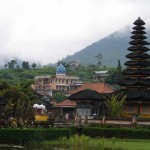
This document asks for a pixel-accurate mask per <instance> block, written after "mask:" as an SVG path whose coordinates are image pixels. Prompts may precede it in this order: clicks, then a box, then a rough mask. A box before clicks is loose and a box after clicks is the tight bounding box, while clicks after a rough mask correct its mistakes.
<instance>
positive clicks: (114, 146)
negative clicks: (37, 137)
mask: <svg viewBox="0 0 150 150" xmlns="http://www.w3.org/2000/svg"><path fill="white" fill-rule="evenodd" d="M40 147H41V148H43V149H44V150H50V148H60V149H69V150H149V149H150V140H136V139H134V140H133V139H115V138H111V139H106V138H90V137H88V136H85V135H82V136H78V135H74V136H72V137H70V138H65V137H63V138H60V139H59V140H54V141H43V142H41V143H34V144H33V143H32V145H30V148H32V149H33V148H40Z"/></svg>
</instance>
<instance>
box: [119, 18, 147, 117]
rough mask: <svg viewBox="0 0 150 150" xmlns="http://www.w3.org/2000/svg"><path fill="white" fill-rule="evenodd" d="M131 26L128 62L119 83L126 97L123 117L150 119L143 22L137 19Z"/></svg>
mask: <svg viewBox="0 0 150 150" xmlns="http://www.w3.org/2000/svg"><path fill="white" fill-rule="evenodd" d="M133 24H134V25H135V26H134V27H133V31H132V32H131V33H132V36H131V37H130V38H131V39H132V40H131V41H130V42H129V44H130V45H131V46H130V47H129V48H128V51H129V54H127V55H126V58H128V61H126V62H125V64H124V65H125V66H126V69H125V70H124V71H123V72H122V73H123V75H124V76H125V77H124V80H122V81H120V82H119V84H120V85H121V86H122V87H123V88H122V90H121V91H120V92H122V93H123V94H124V95H126V96H127V98H126V106H125V107H124V114H123V115H124V116H132V115H134V114H136V115H138V116H139V117H141V118H150V55H149V54H148V53H147V52H148V51H149V48H148V47H147V45H148V42H147V41H146V38H147V37H146V32H145V27H144V25H145V22H144V21H143V20H142V19H141V18H140V17H139V18H138V19H137V20H136V21H135V22H134V23H133ZM118 92H119V91H118Z"/></svg>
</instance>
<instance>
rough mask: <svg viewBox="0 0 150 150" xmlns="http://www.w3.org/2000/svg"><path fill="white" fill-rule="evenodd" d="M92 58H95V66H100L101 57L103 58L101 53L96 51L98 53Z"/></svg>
mask: <svg viewBox="0 0 150 150" xmlns="http://www.w3.org/2000/svg"><path fill="white" fill-rule="evenodd" d="M94 58H96V59H97V66H99V67H100V66H101V64H102V58H103V55H102V54H101V53H98V55H96V56H95V57H94Z"/></svg>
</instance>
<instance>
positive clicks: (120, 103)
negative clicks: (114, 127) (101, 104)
mask: <svg viewBox="0 0 150 150" xmlns="http://www.w3.org/2000/svg"><path fill="white" fill-rule="evenodd" d="M105 98H106V100H107V101H106V102H105V104H106V106H107V107H108V109H109V115H110V117H120V115H121V113H122V111H123V107H124V105H125V99H126V96H125V95H124V96H122V95H119V94H117V95H115V94H113V95H112V96H108V97H105Z"/></svg>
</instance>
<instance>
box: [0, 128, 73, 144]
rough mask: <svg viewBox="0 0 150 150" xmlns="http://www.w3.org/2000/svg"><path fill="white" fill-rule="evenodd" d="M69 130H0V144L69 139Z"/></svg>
mask: <svg viewBox="0 0 150 150" xmlns="http://www.w3.org/2000/svg"><path fill="white" fill-rule="evenodd" d="M70 135H71V131H70V129H63V128H59V129H58V128H49V129H0V144H21V145H23V144H25V143H28V142H33V141H42V140H56V139H58V138H60V137H69V136H70Z"/></svg>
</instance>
